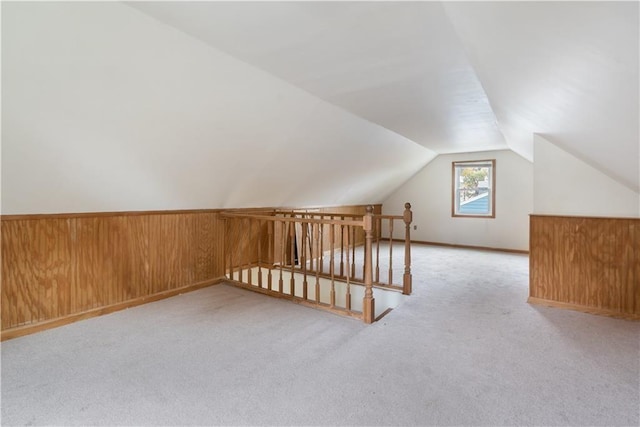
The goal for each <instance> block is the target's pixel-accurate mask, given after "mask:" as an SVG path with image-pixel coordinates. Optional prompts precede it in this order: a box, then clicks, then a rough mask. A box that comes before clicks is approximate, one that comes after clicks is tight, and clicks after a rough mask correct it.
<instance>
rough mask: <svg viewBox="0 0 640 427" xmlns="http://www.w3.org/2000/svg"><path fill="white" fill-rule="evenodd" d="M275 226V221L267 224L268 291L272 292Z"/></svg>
mask: <svg viewBox="0 0 640 427" xmlns="http://www.w3.org/2000/svg"><path fill="white" fill-rule="evenodd" d="M274 226H275V221H268V222H267V233H268V236H269V237H268V242H267V258H268V259H267V262H268V263H269V271H268V273H267V289H269V290H270V291H271V290H273V288H272V287H271V285H272V283H271V280H272V279H271V270H273V245H274V244H275V242H274V240H273V228H274Z"/></svg>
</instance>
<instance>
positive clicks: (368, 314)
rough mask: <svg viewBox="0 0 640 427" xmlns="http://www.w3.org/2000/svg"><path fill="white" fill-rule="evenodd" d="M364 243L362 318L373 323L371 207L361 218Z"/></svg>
mask: <svg viewBox="0 0 640 427" xmlns="http://www.w3.org/2000/svg"><path fill="white" fill-rule="evenodd" d="M363 229H364V235H365V241H364V286H365V290H364V298H363V300H362V317H363V320H364V323H373V319H374V316H375V299H374V298H373V285H372V282H373V276H372V274H371V265H372V257H371V242H372V240H373V206H371V205H369V206H367V213H366V215H365V216H364V218H363Z"/></svg>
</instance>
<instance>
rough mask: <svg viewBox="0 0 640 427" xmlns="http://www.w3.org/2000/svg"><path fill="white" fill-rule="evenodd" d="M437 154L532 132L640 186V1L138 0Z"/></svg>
mask: <svg viewBox="0 0 640 427" xmlns="http://www.w3.org/2000/svg"><path fill="white" fill-rule="evenodd" d="M128 4H129V5H130V6H132V7H134V8H136V9H138V10H140V11H142V12H143V13H145V14H147V15H150V16H152V17H154V18H156V19H158V20H160V21H161V22H163V23H165V24H167V25H170V26H172V27H174V28H177V29H179V30H181V31H183V32H185V33H187V34H189V35H191V36H194V37H196V38H198V39H200V40H201V41H202V42H204V43H206V44H209V45H211V46H213V47H215V48H217V49H220V50H222V51H224V52H226V53H228V54H230V55H232V56H234V57H236V58H238V59H240V60H242V61H244V62H246V63H248V64H250V65H253V66H255V67H258V68H261V69H263V70H265V71H267V72H268V73H271V74H272V75H274V76H276V77H278V78H280V79H282V80H284V81H286V82H288V83H290V84H293V85H295V86H297V87H299V88H302V89H303V90H305V91H307V92H310V93H311V94H313V95H315V96H317V97H319V98H321V99H323V100H325V101H328V102H329V103H331V104H334V105H336V106H339V107H341V108H343V109H345V110H347V111H349V112H351V113H353V114H355V115H357V116H360V117H362V118H364V119H366V120H368V121H371V122H374V123H376V124H378V125H381V126H383V127H385V128H387V129H389V130H392V131H394V132H396V133H398V134H400V135H403V136H404V137H406V138H408V139H410V140H412V141H414V142H416V143H418V144H421V145H422V146H424V147H427V148H429V149H431V150H433V151H435V152H436V153H455V152H473V151H484V150H492V149H504V148H510V149H512V150H513V151H515V152H517V153H518V154H520V155H522V156H523V157H525V158H527V159H529V160H533V134H534V133H538V134H542V135H544V136H545V138H546V139H548V140H550V141H552V142H553V143H555V144H557V145H558V146H559V147H561V148H562V149H564V150H566V151H568V152H569V153H571V154H573V155H575V156H577V157H578V158H581V159H582V160H584V161H585V162H587V163H589V164H591V165H592V166H595V167H597V168H598V169H600V170H601V171H603V172H605V173H606V174H608V175H609V176H611V177H612V178H614V179H616V180H618V181H619V182H621V183H623V184H624V185H626V186H628V187H630V188H632V189H634V190H635V191H638V189H639V188H640V167H639V163H640V150H639V147H638V145H639V144H638V126H639V124H638V122H639V120H638V116H639V107H638V91H639V84H638V62H639V61H638V59H639V55H638V50H639V44H638V39H639V34H638V3H636V2H626V3H615V2H522V3H521V2H164V1H163V2H131V3H128Z"/></svg>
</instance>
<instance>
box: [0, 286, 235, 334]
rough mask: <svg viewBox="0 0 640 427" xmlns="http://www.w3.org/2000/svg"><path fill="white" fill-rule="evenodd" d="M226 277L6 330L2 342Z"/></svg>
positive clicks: (189, 289)
mask: <svg viewBox="0 0 640 427" xmlns="http://www.w3.org/2000/svg"><path fill="white" fill-rule="evenodd" d="M223 280H225V279H224V277H219V278H217V279H212V280H206V281H204V282H198V283H194V284H192V285H188V286H183V287H182V288H177V289H171V290H169V291H164V292H159V293H157V294H153V295H147V296H144V297H140V298H136V299H132V300H129V301H125V302H122V303H118V304H113V305H109V306H106V307H99V308H94V309H92V310H88V311H84V312H82V313H76V314H72V315H69V316H65V317H60V318H57V319H53V320H47V321H44V322H38V323H34V324H30V325H24V326H18V327H16V328H11V329H7V330H4V331H2V332H1V333H0V341H5V340H9V339H12V338H17V337H21V336H24V335H29V334H34V333H36V332H41V331H45V330H47V329H52V328H57V327H59V326H64V325H68V324H70V323H74V322H78V321H80V320H85V319H90V318H92V317H97V316H102V315H104V314H109V313H113V312H116V311H120V310H124V309H125V308H131V307H136V306H138V305H142V304H146V303H149V302H153V301H159V300H162V299H165V298H169V297H173V296H176V295H179V294H184V293H186V292H191V291H195V290H198V289H202V288H206V287H208V286H212V285H217V284H218V283H221V282H222V281H223Z"/></svg>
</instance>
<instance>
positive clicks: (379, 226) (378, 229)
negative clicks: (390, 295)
mask: <svg viewBox="0 0 640 427" xmlns="http://www.w3.org/2000/svg"><path fill="white" fill-rule="evenodd" d="M381 234H382V218H380V217H378V218H376V277H375V283H380V235H381Z"/></svg>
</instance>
